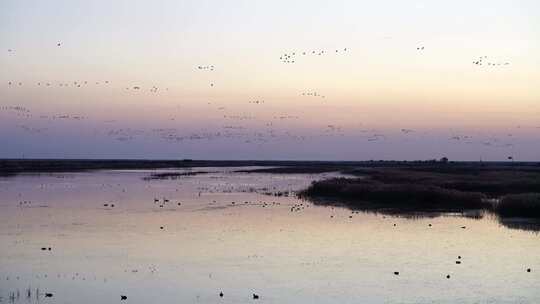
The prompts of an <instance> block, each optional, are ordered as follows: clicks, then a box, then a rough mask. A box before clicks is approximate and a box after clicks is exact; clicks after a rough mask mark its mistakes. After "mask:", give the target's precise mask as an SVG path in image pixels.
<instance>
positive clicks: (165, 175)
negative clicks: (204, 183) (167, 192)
mask: <svg viewBox="0 0 540 304" xmlns="http://www.w3.org/2000/svg"><path fill="white" fill-rule="evenodd" d="M209 173H214V172H209V171H188V172H162V173H154V174H150V175H149V176H146V177H143V180H166V179H171V180H174V179H179V178H182V177H187V176H195V175H199V174H209Z"/></svg>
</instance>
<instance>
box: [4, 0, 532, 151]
mask: <svg viewBox="0 0 540 304" xmlns="http://www.w3.org/2000/svg"><path fill="white" fill-rule="evenodd" d="M323 51H324V52H323ZM304 52H305V53H306V54H305V55H304ZM293 53H294V55H292V54H293ZM285 54H287V55H291V56H292V57H291V59H289V61H293V60H294V63H285V62H283V60H284V58H285V57H284V56H285ZM319 54H320V55H319ZM280 57H281V59H280ZM475 63H480V64H475ZM207 66H208V67H210V66H213V70H211V69H210V68H208V69H205V68H202V67H207ZM199 67H201V68H199ZM308 93H309V94H308ZM313 93H316V94H313ZM313 95H316V96H313ZM323 96H324V97H323ZM0 147H1V148H0V158H18V157H28V158H64V157H68V158H194V159H320V160H369V159H407V160H413V159H431V158H440V157H442V156H447V157H449V158H450V159H454V160H479V159H483V160H506V159H507V157H508V156H513V157H514V158H515V159H516V160H540V2H539V1H535V0H531V1H493V0H490V1H465V0H457V1H439V0H430V1H397V0H394V1H388V0H386V1H357V0H356V1H320V0H303V1H300V0H299V1H290V0H289V1H255V0H250V1H248V0H246V1H201V0H197V1H180V0H174V1H173V0H170V1H169V0H167V1H165V0H163V1H134V0H130V1H127V0H126V1H104V0H103V1H102V0H94V1H84V2H83V1H68V0H65V1H56V0H55V1H38V0H35V1H29V0H28V1H27V0H2V1H0Z"/></svg>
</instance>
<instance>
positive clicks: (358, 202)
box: [300, 178, 489, 212]
mask: <svg viewBox="0 0 540 304" xmlns="http://www.w3.org/2000/svg"><path fill="white" fill-rule="evenodd" d="M300 196H301V197H332V198H336V199H343V200H346V201H347V202H348V203H347V205H349V206H351V207H353V208H357V209H362V208H364V207H365V208H369V209H377V208H382V209H388V208H392V209H399V210H403V211H426V212H428V211H448V212H452V211H459V212H462V211H464V210H471V209H485V208H486V207H487V205H489V204H487V203H486V202H485V198H486V196H485V195H484V194H482V193H479V192H463V191H458V190H451V189H444V188H441V187H438V186H435V185H425V184H406V183H391V184H388V183H382V182H378V181H373V180H369V179H362V178H332V179H328V180H323V181H318V182H314V183H312V184H311V186H310V187H308V188H307V189H306V190H304V191H302V192H301V193H300Z"/></svg>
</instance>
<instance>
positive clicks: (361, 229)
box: [0, 168, 540, 303]
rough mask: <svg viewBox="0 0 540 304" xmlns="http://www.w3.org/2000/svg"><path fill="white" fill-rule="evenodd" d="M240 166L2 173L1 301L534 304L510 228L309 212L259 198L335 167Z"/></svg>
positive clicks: (528, 259) (484, 220)
mask: <svg viewBox="0 0 540 304" xmlns="http://www.w3.org/2000/svg"><path fill="white" fill-rule="evenodd" d="M234 169H235V168H228V169H224V168H206V169H204V171H209V172H212V173H208V174H200V175H189V174H188V175H185V176H180V177H178V178H175V179H165V180H161V179H157V180H154V179H151V180H143V177H146V176H149V174H150V172H148V171H101V172H93V173H69V174H45V175H40V176H30V175H21V176H17V177H11V178H0V244H1V246H0V297H1V302H2V303H9V302H14V303H23V302H24V303H35V302H43V303H117V302H119V301H121V296H122V295H125V296H127V300H125V302H126V303H128V302H129V303H167V302H176V303H252V302H254V301H259V302H264V303H540V292H539V291H538V282H540V275H539V273H540V257H539V256H540V236H539V235H538V234H537V233H532V232H529V231H526V230H517V229H509V228H508V227H514V226H515V225H517V224H516V222H512V223H507V222H505V223H503V224H504V225H501V223H499V222H498V221H497V220H496V219H494V218H493V217H492V216H484V217H482V216H479V215H478V214H477V215H476V216H472V217H462V216H442V217H416V218H415V219H414V220H411V219H410V218H404V217H396V216H390V215H387V214H379V213H363V212H355V211H351V210H347V209H344V208H338V207H323V206H315V205H312V204H311V203H309V202H305V201H300V200H298V199H296V198H295V197H294V196H269V195H265V194H264V193H288V192H289V191H295V190H299V189H301V188H303V187H305V186H307V185H308V184H309V183H310V182H311V181H312V180H314V179H319V178H323V177H324V176H326V177H329V176H332V175H331V174H326V175H271V174H248V173H232V171H234ZM195 170H196V169H195ZM224 170H225V171H224ZM159 172H162V171H159ZM113 205H114V207H113ZM521 224H523V223H522V222H520V225H521ZM505 225H506V226H508V227H506V226H505ZM463 227H466V228H463ZM520 228H523V227H520ZM49 247H50V248H51V249H50V250H49ZM42 249H44V250H42ZM459 257H461V258H459ZM456 261H459V262H460V264H457V263H456ZM529 268H530V270H531V271H530V272H527V269H529ZM394 272H399V275H395V274H394ZM448 275H449V276H450V278H447V276H448ZM220 292H223V297H220V296H219V294H220ZM46 293H50V296H51V297H46ZM254 293H256V294H258V295H259V296H260V299H258V300H254V299H253V294H254Z"/></svg>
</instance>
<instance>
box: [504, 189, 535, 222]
mask: <svg viewBox="0 0 540 304" xmlns="http://www.w3.org/2000/svg"><path fill="white" fill-rule="evenodd" d="M495 210H496V212H497V213H498V214H499V215H500V216H502V217H533V218H540V193H521V194H510V195H505V196H503V197H502V199H501V200H500V202H499V203H498V204H496V206H495Z"/></svg>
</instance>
